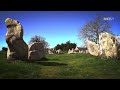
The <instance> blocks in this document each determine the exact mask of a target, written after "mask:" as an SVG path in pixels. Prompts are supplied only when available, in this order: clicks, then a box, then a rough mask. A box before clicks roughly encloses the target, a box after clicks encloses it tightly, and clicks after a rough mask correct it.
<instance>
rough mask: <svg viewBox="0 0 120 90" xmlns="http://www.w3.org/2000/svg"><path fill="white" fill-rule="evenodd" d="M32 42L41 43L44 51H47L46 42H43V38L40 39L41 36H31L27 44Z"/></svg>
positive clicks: (47, 45)
mask: <svg viewBox="0 0 120 90" xmlns="http://www.w3.org/2000/svg"><path fill="white" fill-rule="evenodd" d="M33 42H42V43H43V46H44V48H45V49H47V47H49V44H48V42H47V41H45V38H44V37H41V36H37V35H35V36H33V37H32V38H31V40H30V41H29V44H30V43H33Z"/></svg>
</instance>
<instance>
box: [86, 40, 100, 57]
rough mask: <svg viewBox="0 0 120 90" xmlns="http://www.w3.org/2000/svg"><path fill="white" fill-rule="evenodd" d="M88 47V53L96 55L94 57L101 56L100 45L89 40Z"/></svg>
mask: <svg viewBox="0 0 120 90" xmlns="http://www.w3.org/2000/svg"><path fill="white" fill-rule="evenodd" d="M86 45H87V49H88V52H89V53H90V54H91V55H94V56H98V55H99V45H98V44H96V43H95V42H92V41H89V40H88V41H87V42H86Z"/></svg>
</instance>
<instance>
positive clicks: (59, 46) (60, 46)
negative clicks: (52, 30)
mask: <svg viewBox="0 0 120 90" xmlns="http://www.w3.org/2000/svg"><path fill="white" fill-rule="evenodd" d="M76 46H77V45H76V44H75V43H71V42H70V41H67V42H66V43H62V44H57V45H56V46H55V49H56V50H58V49H61V50H62V51H68V50H69V49H72V48H75V47H76Z"/></svg>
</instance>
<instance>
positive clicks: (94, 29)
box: [78, 16, 112, 43]
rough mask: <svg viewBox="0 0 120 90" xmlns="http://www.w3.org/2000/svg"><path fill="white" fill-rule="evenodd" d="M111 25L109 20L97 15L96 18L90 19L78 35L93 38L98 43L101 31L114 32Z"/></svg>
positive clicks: (83, 37) (82, 37)
mask: <svg viewBox="0 0 120 90" xmlns="http://www.w3.org/2000/svg"><path fill="white" fill-rule="evenodd" d="M110 28H111V25H110V23H109V22H108V21H107V20H103V18H102V16H96V18H95V19H93V20H91V21H88V22H87V23H86V24H85V25H84V26H83V27H82V28H81V30H80V32H79V35H78V37H79V38H80V39H83V40H84V41H85V40H86V39H88V40H91V41H93V42H95V43H98V40H99V33H101V32H109V33H111V34H112V31H111V30H110Z"/></svg>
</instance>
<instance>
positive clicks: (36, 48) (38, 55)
mask: <svg viewBox="0 0 120 90" xmlns="http://www.w3.org/2000/svg"><path fill="white" fill-rule="evenodd" d="M44 57H45V49H44V46H43V44H42V43H41V42H34V43H31V44H29V45H28V59H29V60H40V59H42V58H44Z"/></svg>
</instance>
